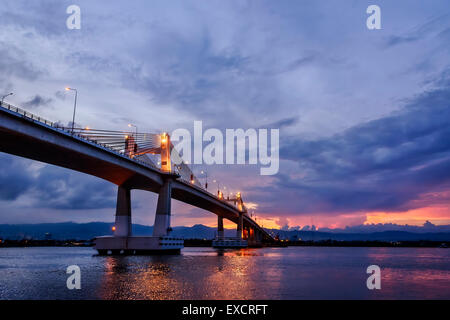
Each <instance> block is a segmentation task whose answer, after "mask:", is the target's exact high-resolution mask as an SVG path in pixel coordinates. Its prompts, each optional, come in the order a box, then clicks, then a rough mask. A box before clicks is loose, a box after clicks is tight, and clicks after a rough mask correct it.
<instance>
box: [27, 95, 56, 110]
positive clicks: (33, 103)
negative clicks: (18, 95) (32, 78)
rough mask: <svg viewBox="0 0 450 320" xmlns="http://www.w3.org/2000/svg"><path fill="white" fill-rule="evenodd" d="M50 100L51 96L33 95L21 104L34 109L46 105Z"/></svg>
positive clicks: (51, 100)
mask: <svg viewBox="0 0 450 320" xmlns="http://www.w3.org/2000/svg"><path fill="white" fill-rule="evenodd" d="M51 102H53V99H52V98H44V97H42V96H40V95H35V96H34V97H33V98H31V99H30V100H28V101H26V102H24V103H23V104H22V105H23V106H24V107H25V108H28V109H35V108H38V107H40V106H48V105H50V103H51Z"/></svg>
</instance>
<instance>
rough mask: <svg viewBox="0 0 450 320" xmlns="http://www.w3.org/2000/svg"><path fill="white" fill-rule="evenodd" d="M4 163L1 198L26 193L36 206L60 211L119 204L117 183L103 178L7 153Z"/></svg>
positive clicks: (1, 160)
mask: <svg viewBox="0 0 450 320" xmlns="http://www.w3.org/2000/svg"><path fill="white" fill-rule="evenodd" d="M0 163H1V164H2V165H1V167H0V199H1V200H5V201H14V200H16V199H18V198H19V197H20V196H22V197H25V198H27V199H29V200H28V201H27V202H26V203H28V205H31V206H33V207H35V208H51V209H60V210H74V209H103V208H113V207H115V200H116V199H115V189H114V186H113V185H111V184H110V183H108V182H105V181H103V180H100V179H97V178H94V177H90V176H86V175H84V174H80V173H75V172H72V171H69V170H66V169H62V168H57V167H54V166H50V165H46V166H44V167H41V168H39V169H36V168H32V167H31V165H32V163H33V162H32V161H29V160H24V159H20V158H17V157H14V156H9V155H6V154H0ZM23 204H25V202H24V203H22V205H23Z"/></svg>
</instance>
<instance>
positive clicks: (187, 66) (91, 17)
mask: <svg viewBox="0 0 450 320" xmlns="http://www.w3.org/2000/svg"><path fill="white" fill-rule="evenodd" d="M71 4H73V2H72V1H56V0H54V1H49V0H44V1H42V0H41V1H32V2H31V1H20V0H3V1H2V6H1V7H0V93H2V95H3V93H7V92H11V91H12V92H14V96H12V97H8V98H7V102H9V103H11V104H14V105H16V106H20V107H22V108H24V109H27V110H29V111H31V112H33V113H36V114H39V115H40V116H44V117H46V118H47V119H49V120H52V121H58V120H59V121H62V122H64V123H67V122H68V121H70V120H71V112H72V103H73V96H72V95H70V94H68V93H66V92H64V87H66V86H70V87H74V88H77V89H78V91H79V100H78V113H77V122H79V123H80V124H82V125H86V126H89V127H94V128H109V129H117V130H124V129H127V124H128V123H134V124H136V125H137V126H138V127H139V129H140V130H141V131H145V130H149V131H155V130H165V131H168V132H170V131H172V130H174V129H176V128H187V129H190V130H192V127H193V121H195V120H202V121H203V125H204V127H205V128H219V129H221V130H224V129H225V128H244V129H246V128H268V127H278V128H280V139H281V141H280V142H281V146H280V149H281V153H280V155H281V164H280V172H279V174H278V175H276V176H272V177H267V176H260V175H259V168H258V167H249V166H211V167H208V168H207V169H208V172H209V176H210V180H212V179H218V180H220V181H221V183H222V185H226V186H227V188H228V190H230V191H237V190H239V191H241V192H242V193H243V196H244V200H245V201H247V202H250V203H252V204H255V205H257V209H255V211H256V213H257V215H258V216H260V217H261V218H264V219H265V221H266V225H279V226H285V225H289V226H295V225H301V226H303V225H305V224H316V225H319V226H322V227H343V226H345V225H358V224H362V223H371V222H399V223H410V224H423V223H424V222H425V220H427V219H428V220H430V221H431V222H433V223H435V224H450V209H449V207H450V139H449V137H450V106H449V103H450V71H449V70H450V69H449V63H450V59H449V57H450V55H449V54H450V19H449V14H450V7H449V6H448V1H447V0H442V1H428V2H424V1H423V0H421V1H416V0H408V1H381V0H376V1H356V0H354V1H277V2H275V1H263V0H258V1H186V0H183V1H154V0H152V1H126V2H125V1H114V2H111V1H110V2H107V1H77V2H76V4H77V5H79V6H80V8H81V21H82V22H81V30H68V29H67V28H66V19H67V17H68V15H67V14H66V8H67V7H68V6H69V5H71ZM370 4H377V5H379V6H380V7H381V12H382V29H381V30H368V29H367V28H366V19H367V17H368V15H367V14H366V8H367V6H368V5H370ZM0 163H1V167H0V223H23V222H32V223H37V222H57V221H68V220H71V221H79V222H81V221H99V220H100V221H112V220H113V218H114V215H113V214H114V205H115V187H114V186H113V185H110V184H109V183H107V182H104V181H101V180H99V179H97V178H94V177H89V176H85V175H83V174H80V173H76V172H71V171H68V170H65V169H61V168H56V167H53V166H48V165H45V164H41V163H37V162H33V161H29V160H25V159H20V158H17V157H13V156H10V155H6V154H0ZM204 168H205V167H201V166H198V167H196V168H194V169H195V170H197V171H200V170H202V169H204ZM210 185H211V186H213V187H214V184H213V183H210ZM155 200H156V195H154V194H150V193H146V192H140V191H139V192H137V191H136V192H133V205H134V207H135V208H134V221H135V222H138V223H143V224H153V219H154V211H155ZM173 211H174V224H175V225H180V224H184V225H191V224H195V223H205V224H213V223H214V222H215V216H214V215H212V214H210V213H207V212H203V211H201V210H198V209H196V208H192V207H188V206H185V205H181V204H179V203H175V206H174V210H173Z"/></svg>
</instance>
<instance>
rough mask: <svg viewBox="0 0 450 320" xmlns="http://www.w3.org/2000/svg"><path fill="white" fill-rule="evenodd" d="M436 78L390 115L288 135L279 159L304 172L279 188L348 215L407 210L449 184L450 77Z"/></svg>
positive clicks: (311, 206)
mask: <svg viewBox="0 0 450 320" xmlns="http://www.w3.org/2000/svg"><path fill="white" fill-rule="evenodd" d="M437 83H439V84H441V86H440V87H438V88H435V89H432V90H429V91H427V92H425V93H423V94H421V95H419V96H417V97H415V98H413V99H410V100H409V101H408V103H407V105H406V106H405V108H404V109H402V110H401V111H398V112H395V113H393V114H391V115H389V116H386V117H383V118H380V119H377V120H373V121H369V122H367V123H364V124H361V125H358V126H355V127H353V128H350V129H348V130H346V131H344V132H343V133H340V134H337V135H334V136H332V137H329V138H323V139H318V140H303V139H291V140H290V141H289V142H288V143H286V144H285V145H284V146H283V147H282V149H281V157H282V158H284V159H288V160H292V161H295V162H297V163H298V165H299V168H300V171H301V172H304V173H305V176H304V177H303V178H301V179H298V178H296V179H294V178H292V177H291V176H289V175H279V176H278V183H277V187H278V188H280V189H281V190H280V191H282V190H294V191H295V192H296V193H297V195H298V196H299V198H301V199H304V200H306V199H307V201H305V203H307V204H305V203H303V202H302V206H301V207H302V209H304V210H313V211H314V210H331V211H346V212H348V211H360V210H406V209H410V204H409V202H410V201H412V200H415V199H417V198H418V197H419V196H420V195H421V194H423V193H426V192H433V191H440V190H445V189H446V188H450V139H449V137H450V78H449V77H447V78H446V79H445V80H443V79H440V80H439V82H437ZM297 204H299V202H298V201H297ZM302 209H301V210H302Z"/></svg>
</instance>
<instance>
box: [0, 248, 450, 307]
mask: <svg viewBox="0 0 450 320" xmlns="http://www.w3.org/2000/svg"><path fill="white" fill-rule="evenodd" d="M95 254H96V251H94V249H92V248H62V247H58V248H2V249H0V299H450V250H449V249H438V248H436V249H415V248H318V247H290V248H264V249H245V250H235V251H232V250H230V251H225V252H219V251H216V250H214V249H212V248H185V249H183V250H182V254H181V255H179V256H129V257H121V256H118V257H111V256H108V257H100V256H96V255H95ZM372 264H375V265H378V266H380V268H381V290H368V289H367V287H366V280H367V277H368V275H367V274H366V268H367V267H368V266H369V265H372ZM69 265H78V266H79V267H80V269H81V290H68V289H67V287H66V280H67V277H68V275H67V274H66V268H67V267H68V266H69Z"/></svg>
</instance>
